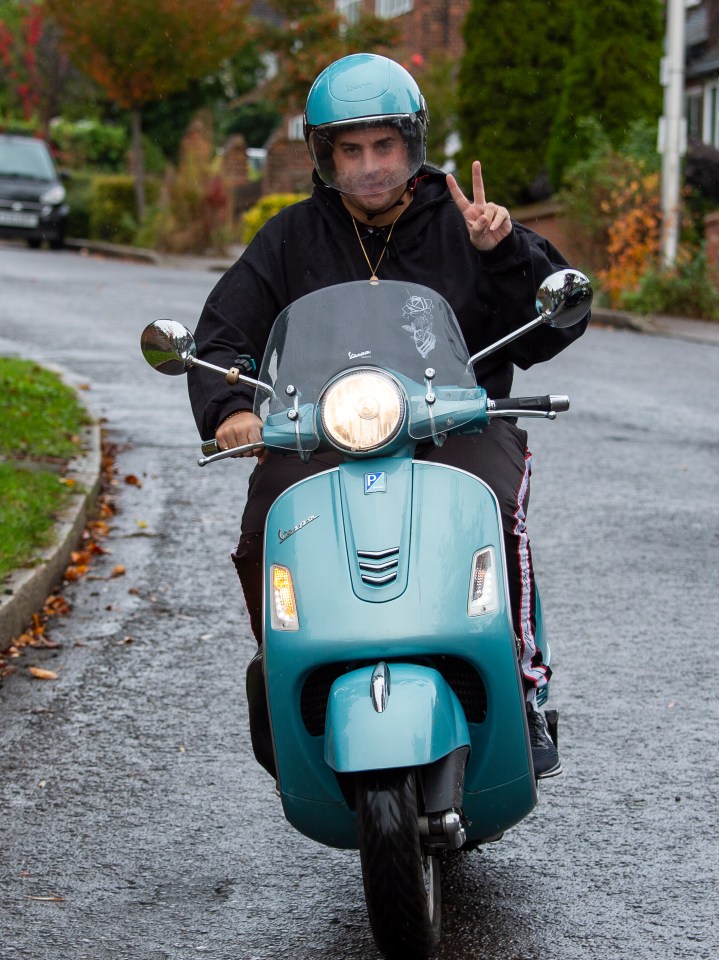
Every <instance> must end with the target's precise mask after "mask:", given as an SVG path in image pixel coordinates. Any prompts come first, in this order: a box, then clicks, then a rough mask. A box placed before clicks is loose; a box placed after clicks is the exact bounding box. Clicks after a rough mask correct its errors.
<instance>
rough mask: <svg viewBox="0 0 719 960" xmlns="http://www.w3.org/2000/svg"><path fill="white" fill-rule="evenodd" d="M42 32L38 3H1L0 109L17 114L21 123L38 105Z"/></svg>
mask: <svg viewBox="0 0 719 960" xmlns="http://www.w3.org/2000/svg"><path fill="white" fill-rule="evenodd" d="M42 32H43V20H42V11H41V9H40V5H39V4H37V3H23V2H22V0H1V2H0V66H1V67H2V68H3V69H2V73H4V75H5V79H4V82H3V81H0V108H3V109H4V110H6V111H7V112H8V113H15V112H20V113H21V114H22V117H23V119H24V120H30V119H31V118H32V116H33V114H34V113H35V112H36V110H37V108H38V106H39V104H40V76H39V74H38V66H37V59H38V58H37V52H38V46H39V43H40V38H41V36H42ZM1 88H4V89H1Z"/></svg>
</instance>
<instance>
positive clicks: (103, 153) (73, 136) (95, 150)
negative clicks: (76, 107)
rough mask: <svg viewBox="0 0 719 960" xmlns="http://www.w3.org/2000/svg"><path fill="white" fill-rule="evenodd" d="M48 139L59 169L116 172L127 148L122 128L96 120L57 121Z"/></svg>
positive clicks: (121, 166) (127, 143)
mask: <svg viewBox="0 0 719 960" xmlns="http://www.w3.org/2000/svg"><path fill="white" fill-rule="evenodd" d="M52 138H53V140H54V141H55V143H56V144H57V147H58V150H59V151H60V154H61V159H62V163H63V165H65V166H68V167H70V168H72V169H80V168H82V167H95V168H97V169H102V170H108V171H120V170H122V169H123V168H124V166H125V161H126V157H127V151H128V148H129V136H128V132H127V130H126V128H125V127H122V126H118V125H117V124H109V123H102V122H101V121H100V120H79V121H78V122H76V123H73V122H71V121H69V120H58V121H56V122H55V123H53V125H52Z"/></svg>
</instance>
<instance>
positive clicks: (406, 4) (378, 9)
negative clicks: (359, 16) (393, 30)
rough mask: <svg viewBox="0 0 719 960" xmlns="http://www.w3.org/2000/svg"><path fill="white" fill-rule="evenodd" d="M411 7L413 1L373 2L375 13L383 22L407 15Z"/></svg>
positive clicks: (391, 0) (384, 0)
mask: <svg viewBox="0 0 719 960" xmlns="http://www.w3.org/2000/svg"><path fill="white" fill-rule="evenodd" d="M413 7H414V0H375V13H376V14H377V16H378V17H383V18H384V19H385V20H389V19H390V18H391V17H398V16H399V15H400V14H401V13H409V11H410V10H411V9H412V8H413Z"/></svg>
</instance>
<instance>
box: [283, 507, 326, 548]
mask: <svg viewBox="0 0 719 960" xmlns="http://www.w3.org/2000/svg"><path fill="white" fill-rule="evenodd" d="M316 519H317V514H316V513H311V514H310V515H309V517H307V519H306V520H301V521H300V522H299V523H298V524H296V525H295V526H294V527H292V529H291V530H278V531H277V536H278V537H279V538H280V543H284V541H285V540H288V539H289V538H290V537H291V536H292V534H293V533H297V531H298V530H301V529H302V528H303V527H306V526H307V524H308V523H312V521H313V520H316Z"/></svg>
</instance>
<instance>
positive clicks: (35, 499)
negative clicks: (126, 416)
mask: <svg viewBox="0 0 719 960" xmlns="http://www.w3.org/2000/svg"><path fill="white" fill-rule="evenodd" d="M0 396H1V397H2V402H3V411H2V415H1V416H0V582H2V581H3V580H4V579H5V578H6V577H7V575H8V574H9V573H11V572H12V571H13V570H16V569H18V568H20V567H25V566H30V565H32V563H33V561H34V560H36V559H37V555H38V552H39V551H40V550H42V549H43V547H46V546H48V545H49V543H50V542H51V540H52V531H53V524H54V521H55V518H56V516H57V514H58V511H59V510H61V509H62V507H63V506H64V505H65V504H66V503H67V500H68V498H69V497H70V496H71V488H70V487H69V486H68V485H67V484H66V483H65V482H64V474H65V471H66V468H67V465H68V463H69V462H70V460H72V458H73V457H75V456H76V455H77V454H78V453H79V452H80V450H81V441H80V435H81V432H82V429H83V427H84V426H86V425H87V423H88V422H89V417H88V415H87V412H86V410H85V409H84V407H83V406H82V405H81V404H80V403H79V402H78V400H77V397H76V395H75V392H74V390H72V389H71V388H70V387H68V386H67V385H66V384H64V383H63V382H62V381H61V379H60V378H59V377H58V376H57V374H55V373H52V372H51V371H50V370H46V369H44V368H43V367H40V366H38V364H36V363H32V362H30V361H27V360H20V359H16V358H13V357H0Z"/></svg>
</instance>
